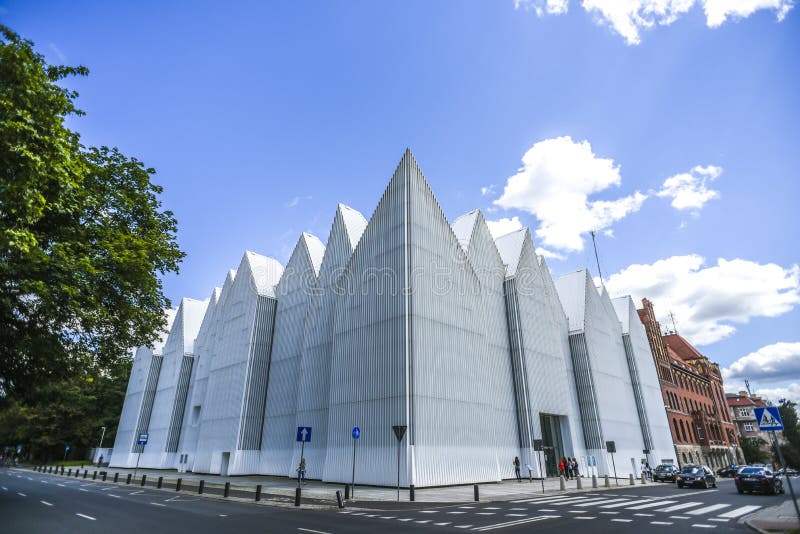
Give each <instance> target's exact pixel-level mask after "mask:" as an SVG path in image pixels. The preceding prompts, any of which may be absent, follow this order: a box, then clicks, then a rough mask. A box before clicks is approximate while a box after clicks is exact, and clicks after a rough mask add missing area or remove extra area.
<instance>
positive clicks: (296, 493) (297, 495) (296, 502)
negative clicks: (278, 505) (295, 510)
mask: <svg viewBox="0 0 800 534" xmlns="http://www.w3.org/2000/svg"><path fill="white" fill-rule="evenodd" d="M294 505H295V506H300V488H295V489H294Z"/></svg>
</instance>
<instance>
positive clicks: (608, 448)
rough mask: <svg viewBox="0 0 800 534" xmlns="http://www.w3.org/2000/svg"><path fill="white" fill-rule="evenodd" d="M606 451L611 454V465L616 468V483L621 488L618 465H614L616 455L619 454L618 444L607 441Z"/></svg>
mask: <svg viewBox="0 0 800 534" xmlns="http://www.w3.org/2000/svg"><path fill="white" fill-rule="evenodd" d="M606 451H607V452H608V453H609V454H611V465H612V466H613V467H614V482H616V484H617V486H619V479H618V478H617V464H616V463H614V453H615V452H617V444H616V443H614V442H613V441H606Z"/></svg>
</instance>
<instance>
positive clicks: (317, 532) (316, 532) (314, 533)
mask: <svg viewBox="0 0 800 534" xmlns="http://www.w3.org/2000/svg"><path fill="white" fill-rule="evenodd" d="M297 530H302V531H303V532H311V533H312V534H331V533H330V532H325V531H324V530H311V529H310V528H301V527H297Z"/></svg>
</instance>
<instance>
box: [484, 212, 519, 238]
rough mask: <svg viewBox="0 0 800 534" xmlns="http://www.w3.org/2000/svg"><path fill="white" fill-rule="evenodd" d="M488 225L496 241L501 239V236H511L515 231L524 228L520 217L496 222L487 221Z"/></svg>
mask: <svg viewBox="0 0 800 534" xmlns="http://www.w3.org/2000/svg"><path fill="white" fill-rule="evenodd" d="M486 225H487V226H488V227H489V232H491V234H492V237H494V238H495V239H496V238H498V237H500V236H501V235H506V234H510V233H511V232H513V231H515V230H519V229H520V228H522V223H521V222H520V220H519V217H511V218H510V219H509V218H503V219H498V220H496V221H490V220H488V219H487V220H486Z"/></svg>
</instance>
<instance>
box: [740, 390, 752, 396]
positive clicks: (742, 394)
mask: <svg viewBox="0 0 800 534" xmlns="http://www.w3.org/2000/svg"><path fill="white" fill-rule="evenodd" d="M739 396H740V397H749V396H750V395H748V394H747V392H746V391H740V392H739Z"/></svg>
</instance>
